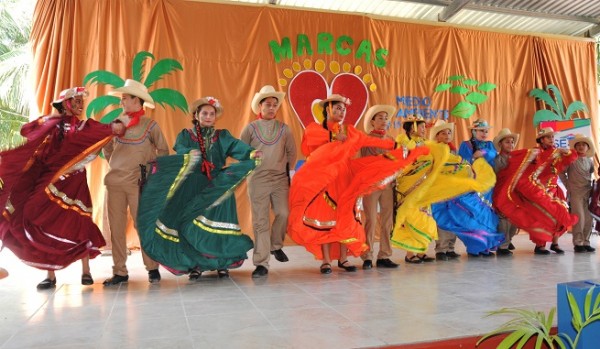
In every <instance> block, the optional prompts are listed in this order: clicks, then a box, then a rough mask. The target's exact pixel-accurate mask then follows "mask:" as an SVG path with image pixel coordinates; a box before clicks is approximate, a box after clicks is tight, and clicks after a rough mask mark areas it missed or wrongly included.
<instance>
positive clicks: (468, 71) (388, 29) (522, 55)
mask: <svg viewBox="0 0 600 349" xmlns="http://www.w3.org/2000/svg"><path fill="white" fill-rule="evenodd" d="M285 40H289V42H290V50H286V49H285V43H286V41H285ZM31 42H32V47H33V51H34V57H35V62H34V69H33V70H34V74H35V79H34V80H35V81H36V83H37V89H36V101H37V104H38V106H39V108H40V112H41V113H42V114H47V113H50V112H51V108H50V102H51V101H52V100H53V98H54V97H55V96H56V95H57V94H58V92H59V91H60V90H62V89H64V88H67V87H69V86H78V85H81V84H82V81H83V78H84V76H85V75H86V74H88V73H90V72H92V71H95V70H108V71H111V72H114V73H116V74H118V75H119V76H121V77H123V78H130V77H131V76H132V73H131V63H132V60H133V57H134V56H135V54H136V53H137V52H139V51H149V52H151V53H152V54H153V55H154V56H155V57H156V60H155V61H147V62H146V73H147V72H148V70H149V67H150V66H152V65H153V64H154V63H156V61H158V60H160V59H163V58H174V59H176V60H178V61H179V62H180V63H181V64H182V65H183V71H178V72H174V73H171V74H169V75H167V76H165V77H164V78H163V79H162V80H160V81H158V82H157V83H156V84H155V85H156V86H153V88H165V87H168V88H173V89H176V90H178V91H180V92H181V93H183V94H184V95H185V96H186V98H187V100H188V103H191V102H192V101H193V100H195V99H197V98H199V97H201V96H215V97H217V98H219V99H220V100H221V102H222V104H223V105H224V108H225V114H224V117H223V118H221V119H220V120H219V122H218V124H217V127H219V128H226V129H229V130H230V131H231V132H232V134H234V135H239V134H240V133H241V130H242V129H243V127H244V126H245V125H246V124H247V123H248V122H250V121H252V120H254V118H255V116H254V115H253V114H252V112H251V109H250V102H251V100H252V97H253V95H254V93H255V92H256V91H258V90H259V89H260V87H261V86H263V85H266V84H270V85H273V86H275V88H276V89H279V90H281V91H284V92H287V93H288V95H287V97H286V102H285V103H284V104H283V106H282V109H281V111H280V113H279V117H280V118H281V119H282V120H283V121H284V122H286V123H287V124H288V125H290V127H291V129H292V130H293V133H294V136H295V137H296V142H297V143H299V142H300V139H301V135H302V131H303V127H302V125H301V123H300V122H299V118H298V117H297V116H296V114H295V111H297V109H298V108H300V107H302V106H298V103H296V104H294V108H292V102H294V101H296V102H297V101H299V100H302V97H303V96H302V95H301V94H302V93H305V94H307V95H309V96H310V95H311V94H315V93H317V92H315V91H317V90H318V88H322V87H323V86H325V88H327V87H328V86H329V85H332V84H335V83H333V81H334V79H336V78H337V77H339V76H341V75H343V74H344V73H346V74H347V75H353V76H354V77H352V79H353V81H354V82H357V83H358V82H360V84H362V85H361V86H362V87H364V88H365V91H366V92H362V91H361V92H360V93H359V92H356V90H352V91H350V92H349V93H352V94H356V95H357V96H359V97H361V96H362V97H364V96H363V95H361V94H365V95H366V98H367V100H368V102H366V103H365V105H366V107H368V106H370V105H373V104H381V103H385V104H395V105H397V106H398V107H399V109H402V110H403V111H410V110H411V109H414V108H417V109H422V110H429V111H427V112H428V113H429V112H432V111H433V112H434V113H436V114H431V115H438V116H439V115H443V112H440V111H444V110H445V111H446V113H447V111H448V110H449V109H451V108H452V107H453V106H454V105H455V104H456V103H457V102H458V101H459V100H460V97H459V96H458V95H455V94H451V93H448V92H434V89H435V87H436V86H437V85H439V84H441V83H445V82H447V79H448V77H449V76H452V75H456V74H461V75H464V76H466V77H469V78H471V79H475V80H477V81H478V82H480V83H482V82H491V83H494V84H496V85H497V87H496V89H494V90H493V91H491V92H490V93H489V94H488V95H489V99H488V100H487V101H486V102H484V103H483V104H480V105H479V106H478V108H477V111H476V113H475V115H474V116H472V117H471V119H470V120H465V119H457V118H454V117H452V116H451V117H450V121H454V122H456V123H457V127H456V130H457V135H456V142H457V143H458V142H460V141H462V140H464V139H466V138H467V137H468V136H469V135H468V125H470V123H471V122H472V121H473V120H474V119H475V118H476V117H483V118H485V119H487V120H488V121H489V122H490V123H491V124H492V125H493V126H494V128H493V130H492V133H493V134H495V133H497V132H498V131H499V130H500V129H502V128H503V127H509V128H510V129H511V130H513V131H518V132H520V133H521V135H522V137H521V139H520V141H519V144H518V147H531V146H533V145H534V137H533V136H534V134H535V130H534V128H533V124H532V120H533V114H534V112H535V111H536V109H537V108H539V106H537V105H536V102H535V101H534V99H533V98H531V97H528V93H529V91H530V90H531V89H532V88H535V87H538V88H544V87H545V86H546V85H547V84H548V83H553V84H555V85H557V86H558V87H559V88H560V89H561V91H562V92H563V95H564V97H565V100H566V101H567V103H568V102H570V101H574V100H582V101H583V102H584V103H586V104H587V105H588V107H589V108H590V113H589V114H587V115H585V117H590V118H592V125H593V128H594V136H595V139H598V134H597V131H596V127H597V120H596V117H597V115H598V100H597V91H596V53H595V43H594V42H593V41H592V40H584V39H580V40H579V39H556V38H546V37H538V36H530V35H516V34H507V33H497V32H488V31H476V30H470V29H463V28H457V27H452V26H448V25H432V24H415V23H403V22H397V21H390V20H381V19H373V18H369V17H365V16H361V15H348V14H336V13H320V12H314V11H303V10H292V9H285V8H280V7H277V6H252V5H231V4H216V3H203V2H195V1H183V0H135V1H131V0H129V1H126V0H39V1H38V3H37V6H36V10H35V14H34V26H33V30H32V36H31ZM273 47H275V48H276V49H275V50H274V49H273ZM278 47H279V49H281V47H284V49H281V52H279V53H277V52H276V51H277V50H278V49H277V48H278ZM288 54H290V56H291V57H289V56H288ZM307 70H312V71H314V74H313V76H314V77H319V76H320V78H322V80H323V81H322V82H318V84H317V85H314V84H312V85H311V84H305V85H304V86H301V87H302V88H301V89H299V90H300V91H301V93H298V91H292V92H291V87H290V86H291V84H292V81H293V80H294V78H295V77H296V76H298V74H299V73H301V72H303V71H307ZM296 86H298V85H296ZM362 87H361V88H362ZM88 88H89V89H90V92H91V96H90V99H92V98H95V97H97V96H101V95H104V94H106V93H107V92H108V89H109V88H108V87H105V86H98V85H92V86H88ZM334 88H335V86H334ZM322 97H323V98H324V97H325V96H322ZM290 98H291V99H293V101H292V100H291V99H290ZM358 101H359V103H357V105H355V106H354V108H356V109H357V110H358V109H360V107H361V106H362V105H361V104H360V101H361V100H360V98H359V99H358ZM106 112H107V111H106ZM149 115H150V116H151V117H153V118H154V119H156V120H157V121H158V123H159V125H160V127H161V128H162V130H163V132H164V134H165V136H166V138H167V140H168V141H169V142H170V144H173V142H174V140H175V137H176V135H177V133H178V132H179V131H180V130H181V129H182V128H185V127H189V125H190V120H191V118H190V116H189V115H184V113H182V112H181V111H179V110H172V109H170V108H168V109H164V108H161V107H158V108H157V109H156V110H153V111H150V112H149ZM96 117H97V118H98V119H99V118H100V117H101V116H96ZM394 121H401V117H400V116H398V117H396V118H393V119H392V129H391V133H392V134H397V133H398V132H399V128H398V125H399V124H398V123H395V122H394ZM358 125H359V126H358V127H359V128H362V122H358ZM105 173H106V164H105V163H104V161H103V160H102V159H98V160H96V161H94V162H93V163H92V165H91V167H90V171H89V181H90V188H91V190H92V196H93V198H94V202H95V213H94V217H95V220H96V221H97V222H98V223H100V224H101V225H102V221H103V218H102V217H103V204H102V203H103V200H104V187H103V184H102V178H103V176H104V174H105ZM237 198H238V206H239V215H240V223H241V225H242V227H243V228H244V231H245V232H248V233H250V234H251V224H250V209H249V204H248V200H247V194H246V190H245V187H242V188H241V189H240V190H238V192H237Z"/></svg>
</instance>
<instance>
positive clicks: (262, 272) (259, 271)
mask: <svg viewBox="0 0 600 349" xmlns="http://www.w3.org/2000/svg"><path fill="white" fill-rule="evenodd" d="M267 274H269V269H267V268H265V267H263V266H262V265H259V266H257V267H256V269H254V271H253V272H252V278H261V277H263V276H267Z"/></svg>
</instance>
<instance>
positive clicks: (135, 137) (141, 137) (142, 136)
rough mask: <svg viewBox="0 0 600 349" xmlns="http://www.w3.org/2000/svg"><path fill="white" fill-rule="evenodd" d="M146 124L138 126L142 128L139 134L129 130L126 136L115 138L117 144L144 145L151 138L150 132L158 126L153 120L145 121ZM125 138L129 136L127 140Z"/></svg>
mask: <svg viewBox="0 0 600 349" xmlns="http://www.w3.org/2000/svg"><path fill="white" fill-rule="evenodd" d="M144 122H145V123H144V124H138V125H137V126H141V127H140V129H139V131H138V132H137V133H134V129H131V128H130V129H127V131H126V132H125V135H124V136H121V137H115V139H116V140H117V142H119V143H122V144H140V143H144V141H145V140H146V139H147V138H148V137H149V133H150V131H151V130H152V129H153V128H154V127H156V125H158V124H157V123H156V122H155V121H154V120H152V119H146V120H144ZM128 132H129V133H131V134H130V135H127V133H128ZM125 136H128V137H127V138H126V137H125Z"/></svg>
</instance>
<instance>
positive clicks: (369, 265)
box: [363, 259, 373, 269]
mask: <svg viewBox="0 0 600 349" xmlns="http://www.w3.org/2000/svg"><path fill="white" fill-rule="evenodd" d="M371 268H373V261H372V260H370V259H367V260H365V261H364V262H363V269H371Z"/></svg>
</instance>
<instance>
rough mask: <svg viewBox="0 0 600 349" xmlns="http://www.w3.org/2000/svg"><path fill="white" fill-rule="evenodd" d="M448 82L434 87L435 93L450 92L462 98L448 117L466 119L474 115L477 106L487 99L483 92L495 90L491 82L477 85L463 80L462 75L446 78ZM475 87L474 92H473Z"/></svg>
mask: <svg viewBox="0 0 600 349" xmlns="http://www.w3.org/2000/svg"><path fill="white" fill-rule="evenodd" d="M448 81H449V83H443V84H440V85H438V86H436V88H435V92H444V91H450V93H454V94H458V95H461V96H464V97H463V98H464V99H463V100H461V101H460V102H458V103H457V104H456V105H455V106H454V107H453V108H452V110H451V111H450V115H453V116H456V117H459V118H463V119H468V118H469V117H471V116H472V115H473V114H475V112H476V111H477V106H478V105H480V104H481V103H483V102H485V101H487V100H488V98H489V97H488V96H487V95H485V94H484V92H491V91H492V90H494V89H495V88H496V85H495V84H492V83H491V82H486V83H483V84H481V85H479V81H477V80H474V79H469V78H465V77H464V76H462V75H452V76H451V77H449V78H448ZM477 85H479V86H477ZM476 86H477V87H476ZM475 87H476V90H474V89H475Z"/></svg>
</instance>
